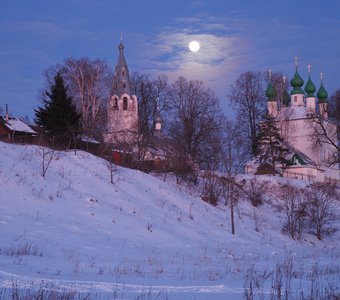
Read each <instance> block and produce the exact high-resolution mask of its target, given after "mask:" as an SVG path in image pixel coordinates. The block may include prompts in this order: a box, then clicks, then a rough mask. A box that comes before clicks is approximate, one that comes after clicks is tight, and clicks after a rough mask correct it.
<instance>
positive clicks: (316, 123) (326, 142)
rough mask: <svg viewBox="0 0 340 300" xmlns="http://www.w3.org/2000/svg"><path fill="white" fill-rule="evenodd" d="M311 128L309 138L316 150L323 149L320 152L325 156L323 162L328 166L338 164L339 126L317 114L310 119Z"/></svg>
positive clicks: (339, 146) (339, 149)
mask: <svg viewBox="0 0 340 300" xmlns="http://www.w3.org/2000/svg"><path fill="white" fill-rule="evenodd" d="M311 127H312V128H313V130H314V132H313V134H312V137H311V138H312V142H313V143H314V146H315V147H316V148H320V147H322V148H324V149H323V150H322V152H324V153H325V156H327V157H325V162H326V163H327V164H328V165H330V166H331V165H334V164H337V163H339V154H340V145H339V139H338V138H339V130H340V129H339V125H338V124H336V123H334V122H333V121H330V120H328V119H325V118H324V117H322V116H321V115H319V114H314V115H313V117H312V119H311ZM326 149H327V150H326ZM320 151H321V150H320Z"/></svg>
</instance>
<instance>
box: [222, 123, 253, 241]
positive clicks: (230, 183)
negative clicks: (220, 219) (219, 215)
mask: <svg viewBox="0 0 340 300" xmlns="http://www.w3.org/2000/svg"><path fill="white" fill-rule="evenodd" d="M221 134H222V135H221V157H220V161H221V166H220V168H221V170H223V171H224V172H225V177H224V181H223V183H224V198H225V204H226V205H229V206H230V222H231V232H232V234H235V220H234V208H235V205H236V202H237V199H238V197H239V192H240V190H241V188H240V186H239V184H238V183H237V180H236V175H237V174H238V173H240V172H241V171H242V169H243V166H244V163H245V161H246V159H247V156H248V155H247V154H248V147H247V144H246V142H245V140H244V138H243V137H242V134H241V129H240V127H239V126H238V125H237V123H236V122H235V121H232V120H228V119H225V120H224V121H223V130H222V132H221Z"/></svg>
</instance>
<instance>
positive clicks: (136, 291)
mask: <svg viewBox="0 0 340 300" xmlns="http://www.w3.org/2000/svg"><path fill="white" fill-rule="evenodd" d="M41 167H42V149H41V148H40V147H36V146H19V145H10V144H5V143H0V226H1V227H0V228H1V230H0V282H1V283H0V296H1V295H4V299H5V298H6V297H8V295H9V294H10V289H11V287H12V286H13V285H15V286H17V287H18V288H19V289H20V288H22V287H24V289H26V290H27V289H30V290H35V289H39V288H41V286H44V287H45V288H46V289H48V286H49V287H53V288H56V289H59V290H73V291H77V292H79V293H90V295H91V296H93V297H94V295H95V298H96V299H113V298H115V297H118V298H119V297H120V298H124V299H133V298H136V297H138V296H140V295H146V294H148V295H149V297H151V298H152V296H154V298H157V297H164V299H165V298H168V299H194V298H195V299H242V298H243V293H244V289H243V288H244V285H246V275H247V274H249V272H253V273H252V274H255V275H256V274H259V273H260V272H262V273H263V272H268V274H269V273H270V272H272V271H275V269H276V268H277V266H278V263H280V262H284V261H291V262H292V263H293V265H294V271H296V274H297V275H296V276H295V277H296V278H295V279H294V280H293V281H292V288H293V289H296V290H297V289H304V290H305V291H308V289H309V288H310V285H311V283H310V281H311V278H310V271H311V270H313V266H314V267H315V265H317V266H318V268H319V269H320V272H321V270H322V271H323V273H322V276H321V275H320V276H319V277H318V280H319V281H320V285H321V284H326V283H328V282H330V283H331V284H332V287H336V288H337V287H338V286H339V279H338V278H339V277H340V276H339V274H340V270H339V261H340V260H339V257H340V253H339V234H338V233H336V234H335V235H333V236H332V237H327V238H326V239H325V240H324V241H317V240H316V239H315V238H314V237H313V236H307V238H306V239H305V240H304V241H302V242H297V241H294V240H291V239H290V238H289V237H287V236H286V235H283V234H281V227H282V224H281V222H282V218H281V216H280V215H278V213H276V212H274V210H273V208H272V207H271V206H270V205H263V206H260V207H258V208H254V207H252V206H251V205H249V204H248V203H246V202H241V203H239V211H238V212H239V213H238V214H237V220H236V233H237V234H236V235H234V236H233V235H231V233H230V226H229V212H228V210H227V208H225V207H224V206H222V205H221V206H220V207H217V208H216V207H212V206H210V205H209V204H206V203H205V202H203V201H202V200H200V198H199V197H197V196H192V195H190V194H189V193H187V192H185V191H182V189H181V187H178V186H176V184H174V183H171V180H170V182H169V183H168V182H165V183H164V182H163V181H161V180H159V179H157V178H155V177H153V176H151V175H147V174H144V173H142V172H139V171H135V170H130V169H125V168H120V167H118V168H117V171H116V173H115V177H114V179H115V184H111V183H110V173H109V170H108V167H107V165H106V163H105V161H103V160H102V159H99V158H97V157H94V156H92V155H90V154H88V153H86V152H81V151H78V152H77V153H76V154H75V153H74V152H57V153H56V154H55V157H54V158H53V160H52V162H51V165H50V167H49V169H48V170H47V173H46V176H45V178H43V177H42V176H41ZM270 184H272V185H273V186H274V188H275V183H273V182H272V183H270ZM254 210H256V215H257V216H258V217H259V219H260V225H261V226H260V231H259V232H257V231H255V229H254ZM254 270H256V271H254ZM256 272H257V273H256ZM255 275H254V276H255ZM257 276H258V275H257ZM273 276H274V275H272V277H270V276H269V275H268V280H267V281H263V284H262V289H263V293H265V294H268V295H269V293H270V288H271V284H272V282H271V278H273ZM1 289H2V290H1ZM1 293H2V294H1ZM6 293H7V294H6ZM151 298H150V299H151ZM158 299H160V298H158Z"/></svg>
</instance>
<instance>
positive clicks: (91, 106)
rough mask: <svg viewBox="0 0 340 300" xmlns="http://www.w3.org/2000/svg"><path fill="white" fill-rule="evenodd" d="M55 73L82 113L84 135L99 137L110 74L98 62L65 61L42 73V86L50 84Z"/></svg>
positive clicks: (86, 59) (110, 82)
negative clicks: (43, 81)
mask: <svg viewBox="0 0 340 300" xmlns="http://www.w3.org/2000/svg"><path fill="white" fill-rule="evenodd" d="M58 72H59V73H60V74H61V76H62V77H63V79H64V81H65V84H66V86H67V88H68V91H69V94H70V96H71V97H72V98H73V100H74V102H75V104H76V105H77V107H78V109H79V110H80V111H81V113H82V128H83V130H84V132H85V133H86V134H88V135H90V136H92V137H97V138H99V137H101V135H102V131H103V129H104V127H105V124H106V103H107V99H108V97H109V92H110V88H111V84H112V70H111V69H110V67H109V66H108V64H107V63H106V62H105V61H102V60H98V59H96V60H90V59H89V58H86V57H84V58H80V59H73V58H67V59H65V60H64V62H63V63H61V64H57V65H56V66H52V67H50V68H49V69H47V70H46V71H45V72H44V78H45V85H46V86H48V87H49V86H51V85H52V84H53V78H54V76H55V75H56V74H57V73H58Z"/></svg>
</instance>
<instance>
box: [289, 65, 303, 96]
mask: <svg viewBox="0 0 340 300" xmlns="http://www.w3.org/2000/svg"><path fill="white" fill-rule="evenodd" d="M290 84H291V86H292V87H293V90H292V91H291V95H294V94H304V92H303V90H302V88H301V87H302V86H303V84H304V81H303V79H302V78H301V76H300V74H299V73H298V71H297V68H296V70H295V74H294V76H293V78H292V79H291V81H290Z"/></svg>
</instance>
